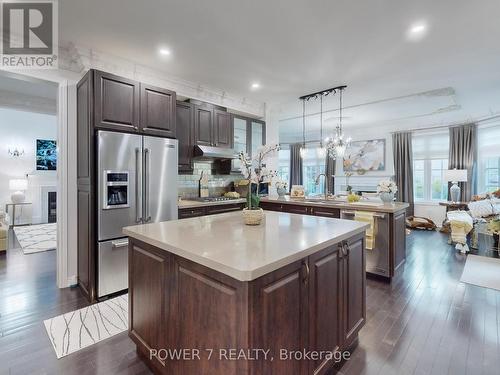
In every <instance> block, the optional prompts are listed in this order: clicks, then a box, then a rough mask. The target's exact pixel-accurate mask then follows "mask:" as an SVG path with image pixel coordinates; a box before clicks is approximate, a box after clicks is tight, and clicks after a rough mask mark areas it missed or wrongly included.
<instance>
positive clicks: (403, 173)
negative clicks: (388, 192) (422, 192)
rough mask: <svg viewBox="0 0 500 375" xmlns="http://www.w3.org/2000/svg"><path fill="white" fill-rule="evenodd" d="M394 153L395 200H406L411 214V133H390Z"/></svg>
mask: <svg viewBox="0 0 500 375" xmlns="http://www.w3.org/2000/svg"><path fill="white" fill-rule="evenodd" d="M392 147H393V153H394V175H395V182H396V185H397V186H398V192H397V194H396V197H397V200H398V201H402V202H407V203H409V204H410V207H409V208H408V209H407V210H406V213H407V215H408V216H412V215H413V212H414V207H413V202H414V200H413V152H412V147H411V133H410V132H401V133H394V134H393V135H392Z"/></svg>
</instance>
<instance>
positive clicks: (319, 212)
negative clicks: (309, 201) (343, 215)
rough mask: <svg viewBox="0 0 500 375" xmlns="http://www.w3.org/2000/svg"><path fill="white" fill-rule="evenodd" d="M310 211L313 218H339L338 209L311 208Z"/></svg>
mask: <svg viewBox="0 0 500 375" xmlns="http://www.w3.org/2000/svg"><path fill="white" fill-rule="evenodd" d="M311 210H312V214H313V215H315V216H324V217H333V218H336V219H338V218H340V210H339V209H338V208H327V207H312V208H311Z"/></svg>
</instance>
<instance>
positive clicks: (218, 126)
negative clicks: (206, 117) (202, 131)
mask: <svg viewBox="0 0 500 375" xmlns="http://www.w3.org/2000/svg"><path fill="white" fill-rule="evenodd" d="M213 145H214V146H216V147H223V148H232V147H233V127H232V124H231V114H230V113H228V112H226V111H221V110H219V109H215V110H214V142H213Z"/></svg>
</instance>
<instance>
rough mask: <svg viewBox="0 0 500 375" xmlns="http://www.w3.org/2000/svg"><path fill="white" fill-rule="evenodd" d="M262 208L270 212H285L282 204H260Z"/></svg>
mask: <svg viewBox="0 0 500 375" xmlns="http://www.w3.org/2000/svg"><path fill="white" fill-rule="evenodd" d="M260 208H262V209H263V210H268V211H283V205H282V204H281V203H271V202H260Z"/></svg>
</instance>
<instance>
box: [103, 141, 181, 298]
mask: <svg viewBox="0 0 500 375" xmlns="http://www.w3.org/2000/svg"><path fill="white" fill-rule="evenodd" d="M97 137H98V150H97V153H98V157H97V160H98V186H99V189H98V210H99V212H98V215H97V227H98V231H97V233H98V238H97V240H98V244H97V252H98V254H97V296H98V298H102V297H104V296H107V295H109V294H113V293H116V292H119V291H122V290H125V289H127V288H128V239H127V237H124V235H123V232H122V229H123V227H126V226H129V225H134V224H142V223H153V222H159V221H167V220H173V219H177V140H175V139H167V138H159V137H144V136H141V135H136V134H124V133H116V132H109V131H99V132H98V133H97Z"/></svg>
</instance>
